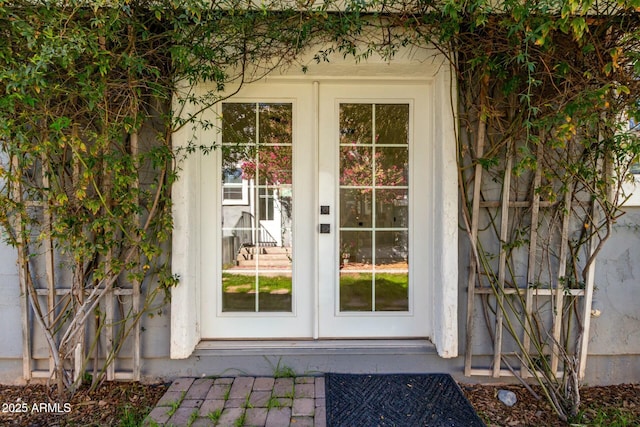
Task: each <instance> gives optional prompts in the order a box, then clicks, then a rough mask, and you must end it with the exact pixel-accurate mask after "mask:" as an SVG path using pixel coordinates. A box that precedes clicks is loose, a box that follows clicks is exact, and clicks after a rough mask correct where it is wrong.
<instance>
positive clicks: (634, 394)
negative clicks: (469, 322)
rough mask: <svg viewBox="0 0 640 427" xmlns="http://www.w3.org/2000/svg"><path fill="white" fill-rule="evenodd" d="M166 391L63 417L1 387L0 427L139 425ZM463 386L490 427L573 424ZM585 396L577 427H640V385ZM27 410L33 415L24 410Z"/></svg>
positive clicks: (540, 404) (100, 395)
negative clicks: (510, 405) (583, 426)
mask: <svg viewBox="0 0 640 427" xmlns="http://www.w3.org/2000/svg"><path fill="white" fill-rule="evenodd" d="M166 387H167V386H166V385H165V384H156V385H148V384H138V383H124V382H112V383H105V384H104V385H102V386H101V387H100V388H99V389H98V390H96V391H94V392H89V391H88V389H86V388H84V389H81V390H80V391H78V392H77V393H76V394H75V395H74V396H73V398H71V399H70V400H69V401H68V402H65V403H68V405H67V406H65V405H64V404H63V405H61V406H60V409H61V411H62V412H63V413H57V414H56V413H52V410H55V409H57V408H55V406H51V405H50V406H49V407H46V406H45V405H46V404H47V403H51V402H52V401H51V400H50V399H49V394H48V393H47V388H46V387H45V386H43V385H34V384H31V385H27V386H4V385H0V404H2V408H1V409H2V412H1V413H0V426H31V427H36V426H38V427H39V426H46V427H55V426H100V427H102V426H137V425H140V423H141V422H142V420H143V419H144V417H145V416H146V414H147V413H148V412H149V411H150V410H151V409H152V408H153V406H154V405H155V403H156V402H157V401H158V400H159V399H160V397H162V395H163V394H164V392H165V390H166ZM460 387H461V388H462V390H463V392H464V393H465V395H466V396H467V398H468V399H469V400H470V401H471V403H472V405H473V406H474V408H475V409H476V411H477V412H478V414H479V415H480V417H481V418H482V420H483V421H484V422H485V423H486V424H487V426H536V427H537V426H551V427H555V426H562V427H567V426H569V425H570V424H567V423H563V422H561V421H560V420H559V419H558V418H557V416H555V415H554V413H553V412H552V410H551V408H550V407H549V405H548V404H546V403H545V402H544V401H537V400H536V399H535V398H534V397H533V396H532V395H531V393H529V392H528V391H527V390H526V389H525V388H524V387H522V386H517V385H508V386H485V385H467V384H461V385H460ZM500 389H506V390H511V391H513V392H515V393H516V395H517V398H518V401H517V403H516V404H515V405H514V406H513V407H508V406H506V405H505V404H503V403H502V402H500V401H499V400H498V398H497V394H498V390H500ZM581 397H582V403H583V404H582V406H581V410H582V412H583V415H582V418H581V420H580V423H578V424H573V425H574V426H582V425H594V426H610V425H618V426H640V385H637V384H636V385H631V384H626V385H616V386H607V387H585V388H583V389H582V390H581ZM24 404H26V406H25V405H24ZM34 404H35V409H34ZM42 404H45V405H42ZM25 408H26V409H27V411H24V412H18V411H19V410H21V409H25ZM10 410H11V411H10ZM65 411H66V413H65Z"/></svg>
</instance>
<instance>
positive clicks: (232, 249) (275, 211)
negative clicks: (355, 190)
mask: <svg viewBox="0 0 640 427" xmlns="http://www.w3.org/2000/svg"><path fill="white" fill-rule="evenodd" d="M292 113H293V110H292V104H287V103H223V104H222V170H223V176H222V185H223V194H227V193H229V190H230V189H229V188H227V187H229V185H230V182H229V175H230V174H231V173H232V174H233V175H234V176H239V177H241V179H240V185H239V184H238V183H237V182H234V185H236V186H239V188H246V189H247V190H246V191H247V193H248V196H247V197H242V198H241V197H236V199H235V200H224V203H223V205H222V277H221V281H222V287H221V289H222V291H221V292H222V295H221V297H222V311H225V312H237V311H238V312H266V311H277V312H290V311H291V310H292V293H293V283H292V279H291V271H292V259H293V258H292V253H293V247H292V210H293V197H292V196H293V194H292V184H293V181H292V155H293V139H292V138H293V132H292V123H293V121H292ZM236 181H237V180H236ZM225 185H226V187H225ZM225 189H226V190H227V193H224V191H225Z"/></svg>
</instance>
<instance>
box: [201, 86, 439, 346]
mask: <svg viewBox="0 0 640 427" xmlns="http://www.w3.org/2000/svg"><path fill="white" fill-rule="evenodd" d="M427 90H428V86H426V85H417V84H405V83H398V84H341V83H329V82H326V83H325V82H320V83H311V82H297V83H272V84H269V85H267V84H255V85H250V86H247V87H246V88H245V89H243V91H241V92H240V93H239V94H238V96H235V97H233V98H231V99H229V100H227V101H225V102H222V103H221V104H220V105H219V106H218V110H217V116H218V118H219V120H220V122H221V126H220V129H221V130H220V132H219V140H218V141H217V143H218V146H219V148H220V149H218V150H216V151H215V152H214V153H213V155H211V156H204V157H203V158H202V165H201V168H202V172H203V173H202V176H203V177H205V179H207V180H208V181H210V182H211V183H212V185H210V186H207V185H203V186H202V188H203V190H202V194H201V204H202V205H201V212H202V219H201V221H202V222H203V235H202V236H201V246H202V251H201V253H202V259H201V265H202V282H203V284H204V285H203V287H202V295H201V296H202V304H203V305H202V308H203V310H202V312H203V314H204V316H205V317H206V318H205V319H204V321H203V325H202V328H203V331H202V332H203V333H202V335H203V337H206V338H229V339H261V338H272V339H308V338H315V339H323V338H399V337H427V336H429V335H430V332H431V323H430V319H431V317H430V312H429V310H428V309H427V307H429V306H430V304H428V301H429V298H430V283H429V281H428V279H427V277H428V268H429V264H430V263H429V262H428V260H429V259H430V256H431V254H430V253H429V241H430V230H429V227H428V226H427V224H428V223H429V205H428V201H429V199H430V196H431V195H430V190H429V188H430V185H431V183H430V182H429V178H428V177H429V176H430V175H429V173H428V169H427V166H426V165H429V164H430V159H429V152H430V151H429V150H428V146H427V145H428V143H429V141H428V138H427V137H426V135H427V134H428V128H429V114H428V111H427V108H428V107H427V97H428V92H427ZM220 177H222V179H221V178H220ZM204 224H207V225H206V226H204Z"/></svg>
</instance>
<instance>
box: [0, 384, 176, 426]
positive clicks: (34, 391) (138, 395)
mask: <svg viewBox="0 0 640 427" xmlns="http://www.w3.org/2000/svg"><path fill="white" fill-rule="evenodd" d="M166 389H167V385H165V384H154V385H149V384H139V383H131V382H105V383H104V384H103V385H101V386H100V387H99V388H98V389H97V390H96V391H93V392H90V391H89V389H88V387H84V388H82V389H81V390H79V391H78V392H77V393H76V394H75V395H74V396H73V397H72V398H71V399H69V400H68V401H67V402H64V403H62V404H58V406H57V407H56V403H55V400H52V399H55V396H50V395H49V393H48V391H47V387H46V386H45V385H42V384H30V385H26V386H5V385H0V404H1V405H2V407H1V408H0V411H1V412H0V426H3V427H4V426H28V427H45V426H46V427H57V426H82V427H84V426H96V427H97V426H100V427H103V426H123V427H125V426H131V427H133V426H138V425H141V424H142V421H143V420H144V418H145V417H146V416H147V414H148V413H149V412H150V411H151V410H152V409H153V407H154V406H155V404H156V402H157V401H158V400H160V398H161V397H162V395H163V394H164V392H165V391H166ZM50 397H51V398H52V399H50ZM65 403H66V404H67V405H65ZM47 404H49V406H47ZM57 409H59V410H60V412H59V413H56V410H57Z"/></svg>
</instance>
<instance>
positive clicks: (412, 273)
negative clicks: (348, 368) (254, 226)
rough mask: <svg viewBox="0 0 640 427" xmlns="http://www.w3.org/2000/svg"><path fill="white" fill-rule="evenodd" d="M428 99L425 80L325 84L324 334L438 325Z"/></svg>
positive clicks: (424, 329)
mask: <svg viewBox="0 0 640 427" xmlns="http://www.w3.org/2000/svg"><path fill="white" fill-rule="evenodd" d="M426 99H427V92H426V87H425V86H419V85H407V84H396V85H372V84H363V85H345V84H326V85H324V86H323V87H322V88H321V91H320V110H319V111H320V114H319V119H320V134H319V141H320V150H319V173H320V179H319V203H320V205H321V206H328V207H330V208H329V213H328V214H327V215H321V216H320V218H321V219H320V221H321V223H327V224H330V230H326V229H325V231H330V232H328V233H322V234H320V237H319V242H318V243H319V246H318V247H319V256H318V262H319V268H318V271H319V283H320V288H319V291H320V292H319V304H318V306H319V317H320V322H319V326H320V327H319V335H320V336H321V337H327V338H347V337H369V338H372V337H373V338H382V337H391V338H393V337H425V336H427V335H428V334H429V332H430V324H429V319H430V317H429V316H430V313H429V310H428V309H427V307H428V306H429V304H427V301H428V296H429V295H428V290H429V283H428V280H427V271H426V268H427V265H428V262H427V259H428V257H429V253H428V248H429V246H428V245H429V243H428V242H429V230H428V227H427V226H426V224H427V223H428V221H429V217H428V206H427V200H428V196H429V185H430V182H429V179H428V168H427V167H426V165H428V164H429V161H428V160H429V159H428V150H427V142H428V141H427V140H426V135H427V134H428V132H427V130H428V119H427V118H428V115H427V111H426V108H427V107H426ZM325 209H326V208H325ZM325 212H326V210H325ZM325 227H326V226H325Z"/></svg>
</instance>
